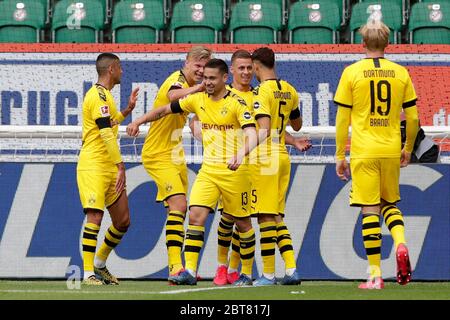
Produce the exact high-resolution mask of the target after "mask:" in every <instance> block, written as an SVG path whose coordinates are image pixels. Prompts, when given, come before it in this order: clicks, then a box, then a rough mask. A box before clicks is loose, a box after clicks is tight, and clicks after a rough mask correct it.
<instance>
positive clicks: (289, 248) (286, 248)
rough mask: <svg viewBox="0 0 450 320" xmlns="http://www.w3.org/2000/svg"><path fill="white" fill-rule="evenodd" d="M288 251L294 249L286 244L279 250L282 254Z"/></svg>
mask: <svg viewBox="0 0 450 320" xmlns="http://www.w3.org/2000/svg"><path fill="white" fill-rule="evenodd" d="M288 250H292V251H294V248H292V246H291V245H290V244H287V245H285V246H282V247H281V248H280V253H284V252H286V251H288Z"/></svg>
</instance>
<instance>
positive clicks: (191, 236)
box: [186, 233, 204, 241]
mask: <svg viewBox="0 0 450 320" xmlns="http://www.w3.org/2000/svg"><path fill="white" fill-rule="evenodd" d="M186 239H189V240H196V241H204V235H203V234H201V235H200V234H190V233H188V234H187V235H186Z"/></svg>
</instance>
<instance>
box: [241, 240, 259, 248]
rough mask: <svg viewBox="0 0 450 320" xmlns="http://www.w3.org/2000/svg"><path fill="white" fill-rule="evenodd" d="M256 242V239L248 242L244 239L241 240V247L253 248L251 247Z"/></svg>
mask: <svg viewBox="0 0 450 320" xmlns="http://www.w3.org/2000/svg"><path fill="white" fill-rule="evenodd" d="M255 244H256V242H255V240H253V241H248V242H242V241H241V248H242V249H247V248H251V247H253V246H255Z"/></svg>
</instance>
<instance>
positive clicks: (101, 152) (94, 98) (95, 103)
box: [77, 84, 123, 172]
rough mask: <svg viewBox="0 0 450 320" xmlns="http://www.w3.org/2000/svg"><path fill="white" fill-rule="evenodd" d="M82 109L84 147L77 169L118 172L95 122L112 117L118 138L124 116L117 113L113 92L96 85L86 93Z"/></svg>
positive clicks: (115, 135)
mask: <svg viewBox="0 0 450 320" xmlns="http://www.w3.org/2000/svg"><path fill="white" fill-rule="evenodd" d="M82 109H83V110H82V112H83V133H82V146H81V151H80V156H79V159H78V166H77V168H78V169H79V170H101V171H112V172H115V171H117V167H116V165H115V164H114V163H113V161H112V160H111V157H110V156H109V153H108V151H107V149H106V146H105V143H104V142H103V139H102V138H101V136H100V129H99V128H98V126H97V123H96V122H95V121H96V120H97V119H99V118H104V117H110V118H111V120H113V121H114V122H115V124H114V126H113V127H112V131H113V134H114V137H116V138H117V133H118V131H119V123H120V122H122V121H123V115H122V113H120V111H117V107H116V103H115V102H114V98H113V96H112V94H111V92H110V91H109V90H108V89H106V88H104V87H103V86H101V85H100V84H95V85H94V86H92V87H91V88H90V89H89V91H88V92H87V93H86V96H85V97H84V101H83V106H82Z"/></svg>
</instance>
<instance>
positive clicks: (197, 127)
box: [189, 115, 202, 142]
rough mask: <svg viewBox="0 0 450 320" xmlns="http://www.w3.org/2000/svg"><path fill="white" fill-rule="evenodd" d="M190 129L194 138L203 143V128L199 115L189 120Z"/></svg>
mask: <svg viewBox="0 0 450 320" xmlns="http://www.w3.org/2000/svg"><path fill="white" fill-rule="evenodd" d="M189 128H190V129H191V133H192V135H193V136H194V138H195V139H197V140H198V141H200V142H201V141H202V127H201V123H200V120H199V119H198V116H197V115H194V116H193V117H192V118H191V119H190V120H189Z"/></svg>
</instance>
